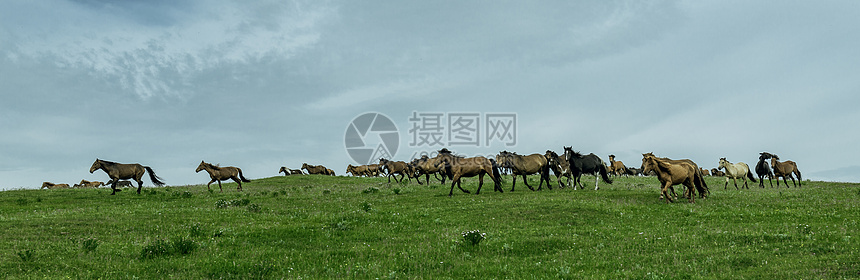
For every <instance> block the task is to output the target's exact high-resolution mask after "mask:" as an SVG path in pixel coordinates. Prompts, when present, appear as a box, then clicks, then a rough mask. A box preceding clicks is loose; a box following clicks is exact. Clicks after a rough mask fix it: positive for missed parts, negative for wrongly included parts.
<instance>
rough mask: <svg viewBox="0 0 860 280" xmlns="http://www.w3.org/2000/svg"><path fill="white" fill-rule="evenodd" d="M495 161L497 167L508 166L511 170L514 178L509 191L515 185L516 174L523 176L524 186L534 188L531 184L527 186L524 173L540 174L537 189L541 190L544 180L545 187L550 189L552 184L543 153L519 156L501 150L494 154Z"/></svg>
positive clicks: (512, 189)
mask: <svg viewBox="0 0 860 280" xmlns="http://www.w3.org/2000/svg"><path fill="white" fill-rule="evenodd" d="M496 163H497V164H498V165H499V167H504V168H509V169H510V170H511V175H512V176H513V178H514V183H513V184H512V185H511V191H514V188H515V187H516V186H517V175H522V176H523V184H526V187H528V188H529V189H530V190H535V189H534V188H532V186H529V182H528V180H527V179H526V175H531V174H538V175H539V176H540V183H539V184H538V190H541V187H543V182H544V181H546V186H547V188H549V189H550V190H551V189H552V186H551V185H550V184H549V163H548V162H547V160H546V156H544V155H541V154H531V155H527V156H521V155H518V154H517V153H511V152H508V151H502V152H501V153H499V155H497V156H496Z"/></svg>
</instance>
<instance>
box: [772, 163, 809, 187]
mask: <svg viewBox="0 0 860 280" xmlns="http://www.w3.org/2000/svg"><path fill="white" fill-rule="evenodd" d="M794 174H795V175H797V181H798V182H797V183H798V185H799V184H800V182H803V177H801V176H800V169H797V165H794ZM777 182H779V180H777Z"/></svg>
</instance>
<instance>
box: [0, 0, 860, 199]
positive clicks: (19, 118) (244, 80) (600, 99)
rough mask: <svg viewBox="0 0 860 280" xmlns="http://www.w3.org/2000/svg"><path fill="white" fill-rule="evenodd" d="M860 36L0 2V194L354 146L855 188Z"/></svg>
mask: <svg viewBox="0 0 860 280" xmlns="http://www.w3.org/2000/svg"><path fill="white" fill-rule="evenodd" d="M857 34H860V2H857V1H724V0H719V1H539V2H535V1H379V2H357V1H280V0H279V1H251V2H248V1H208V0H207V1H194V0H189V1H94V0H77V1H65V0H46V1H25V0H21V1H19V0H10V1H0V96H2V101H0V131H2V136H0V189H19V188H38V187H39V186H40V185H41V183H42V182H43V181H50V182H54V183H68V184H73V183H77V182H79V181H80V180H81V179H86V180H99V181H107V180H108V177H107V175H106V174H105V173H104V172H102V171H97V172H96V173H92V174H90V173H89V172H88V171H89V167H90V166H91V165H92V163H93V161H95V159H97V158H99V159H104V160H110V161H116V162H121V163H141V164H143V165H146V166H150V167H152V168H153V169H154V170H155V172H156V174H158V176H160V177H162V178H164V181H165V182H167V184H168V185H189V184H205V183H206V182H208V180H209V178H208V176H207V175H206V174H203V173H195V172H193V170H194V169H195V168H196V167H197V165H198V164H199V163H200V161H206V162H210V163H219V164H221V165H223V166H238V167H240V168H242V170H243V171H244V175H245V177H248V178H251V179H252V180H253V178H265V177H271V176H277V175H278V173H277V171H278V169H279V168H280V167H281V166H286V167H289V168H299V167H301V165H302V163H305V162H307V163H309V164H322V165H326V166H328V167H329V168H331V169H333V170H335V172H336V173H337V174H338V175H341V174H343V173H344V171H345V169H346V166H347V165H348V164H357V162H356V160H354V159H353V158H352V156H351V154H350V153H349V151H348V148H347V144H349V145H351V147H353V146H356V145H358V146H361V145H362V144H363V145H365V146H366V147H369V148H370V149H373V147H379V146H380V145H381V144H380V143H382V144H384V145H382V146H384V147H385V148H386V149H387V150H386V151H387V152H388V153H389V156H392V157H393V158H394V159H395V160H409V159H410V158H411V157H412V156H414V155H416V154H420V153H421V152H426V151H434V150H438V149H440V148H442V147H447V148H449V149H451V150H453V151H455V152H457V153H459V154H462V155H468V156H471V155H493V154H497V153H498V152H499V151H501V150H508V151H515V152H517V153H520V154H531V153H543V152H544V151H546V150H555V151H562V150H563V149H562V147H563V146H572V147H573V148H574V149H575V150H578V151H581V152H583V153H595V154H597V155H599V156H601V157H602V158H603V159H604V160H606V161H608V155H609V154H614V155H616V159H617V160H621V161H623V162H625V163H626V164H627V165H628V166H639V165H640V163H641V158H642V156H641V154H642V153H647V152H653V153H655V154H656V155H658V156H663V157H669V158H689V159H692V160H694V161H695V162H696V163H698V164H699V165H700V166H702V167H706V168H713V167H716V166H717V164H718V161H719V159H720V158H721V157H725V158H727V159H728V160H729V161H731V162H745V163H747V164H749V165H751V166H754V165H755V163H756V161H757V160H758V153H759V152H763V151H767V152H771V153H774V154H777V155H779V156H780V158H781V159H782V160H792V161H795V162H797V166H798V168H799V169H800V171H801V172H803V178H804V179H812V180H825V181H838V182H860V172H857V171H855V170H860V163H857V162H855V160H854V159H855V158H860V149H856V148H855V145H856V144H857V143H860V141H858V140H860V129H858V126H857V124H858V123H860V110H858V109H856V108H857V106H858V104H860V79H857V71H856V70H857V66H858V65H860V36H856V35H857ZM365 114H370V115H371V116H379V117H380V118H382V117H384V118H387V119H389V120H390V121H391V123H393V124H394V128H392V127H391V126H386V127H383V129H382V130H384V131H379V130H373V129H367V127H368V125H370V124H371V123H367V121H366V118H365V119H361V118H359V117H360V116H362V115H365ZM493 114H505V116H514V117H513V119H511V118H507V119H504V120H503V121H507V124H508V125H510V124H512V123H513V124H514V125H515V130H513V129H512V130H506V131H501V132H507V133H508V134H506V135H507V136H508V137H509V138H505V139H502V138H501V137H496V138H495V139H494V138H493V136H491V133H490V131H488V130H487V128H490V124H491V121H490V120H491V119H492V118H493V116H494V115H493ZM428 116H441V118H439V119H438V120H441V122H440V123H433V122H432V121H433V120H434V118H432V117H428ZM463 116H465V118H463ZM371 119H372V118H371ZM458 121H466V122H458ZM380 123H381V122H380ZM434 124H435V126H434ZM353 125H358V126H355V127H357V128H359V129H358V130H357V131H360V132H361V133H360V134H358V136H356V134H350V133H349V129H350V128H351V127H353ZM361 127H364V129H361ZM434 127H435V128H436V130H434ZM458 128H459V129H458ZM463 129H465V130H463ZM470 129H474V130H470ZM392 132H395V133H396V135H397V137H395V138H391V136H390V135H392V134H390V133H392ZM481 132H483V133H481ZM386 133H389V134H387V135H389V136H386V137H387V138H386V139H399V141H394V142H396V144H392V143H391V141H388V142H385V141H380V140H379V139H380V138H381V136H380V135H382V134H386ZM432 133H437V134H432ZM439 133H441V134H439ZM431 134H432V135H433V136H440V135H441V137H442V138H444V139H441V141H436V142H429V141H424V142H423V143H422V141H416V139H419V140H420V139H425V140H427V139H436V138H421V136H427V135H431ZM349 135H351V136H349ZM458 137H460V138H458ZM356 139H360V141H358V142H355V140H356ZM464 139H465V140H468V141H467V142H469V141H472V140H475V141H476V142H479V143H477V144H462V143H459V142H462V141H460V140H464ZM512 139H513V140H515V141H512ZM437 140H439V139H437ZM458 141H459V142H458ZM431 144H432V145H431ZM393 146H397V149H396V151H394V149H393ZM350 149H351V148H350ZM392 153H393V155H392ZM144 182H145V183H144V185H145V186H152V182H150V181H149V179H144Z"/></svg>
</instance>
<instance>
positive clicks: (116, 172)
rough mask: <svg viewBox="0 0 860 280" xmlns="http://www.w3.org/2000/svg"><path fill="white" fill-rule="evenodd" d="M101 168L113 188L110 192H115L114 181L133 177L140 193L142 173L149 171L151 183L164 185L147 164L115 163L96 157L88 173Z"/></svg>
mask: <svg viewBox="0 0 860 280" xmlns="http://www.w3.org/2000/svg"><path fill="white" fill-rule="evenodd" d="M99 169H101V170H102V171H104V172H105V173H107V175H108V176H109V177H110V179H111V181H113V183H112V184H111V186H110V188H111V189H112V190H113V191H112V192H111V193H110V194H111V195H114V194H116V183H117V182H118V181H119V180H127V179H134V181H135V182H137V194H140V189H141V188H143V180H141V178H143V173H149V179H150V180H152V183H153V184H155V185H156V186H159V187H161V186H164V182H162V181H161V180H162V179H161V178H159V177H158V176H156V175H155V172H154V171H152V168H149V166H143V165H140V164H137V163H132V164H123V163H116V162H112V161H106V160H100V159H96V161H95V162H93V166H91V167H90V173H93V172H95V171H96V170H99Z"/></svg>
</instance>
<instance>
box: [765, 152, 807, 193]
mask: <svg viewBox="0 0 860 280" xmlns="http://www.w3.org/2000/svg"><path fill="white" fill-rule="evenodd" d="M771 156H772V157H771V158H770V165H771V166H773V176H775V177H776V187H777V188H778V187H779V177H782V181H783V182H785V187H786V188H787V187H788V181H786V180H785V177H788V178H791V183H792V184H794V177H793V176H791V174H792V173H794V175H797V185H795V187H802V186H803V178H801V177H800V170H798V169H797V164H796V163H794V162H793V161H790V160H786V161H785V162H779V156H777V155H773V154H772V155H771Z"/></svg>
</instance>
